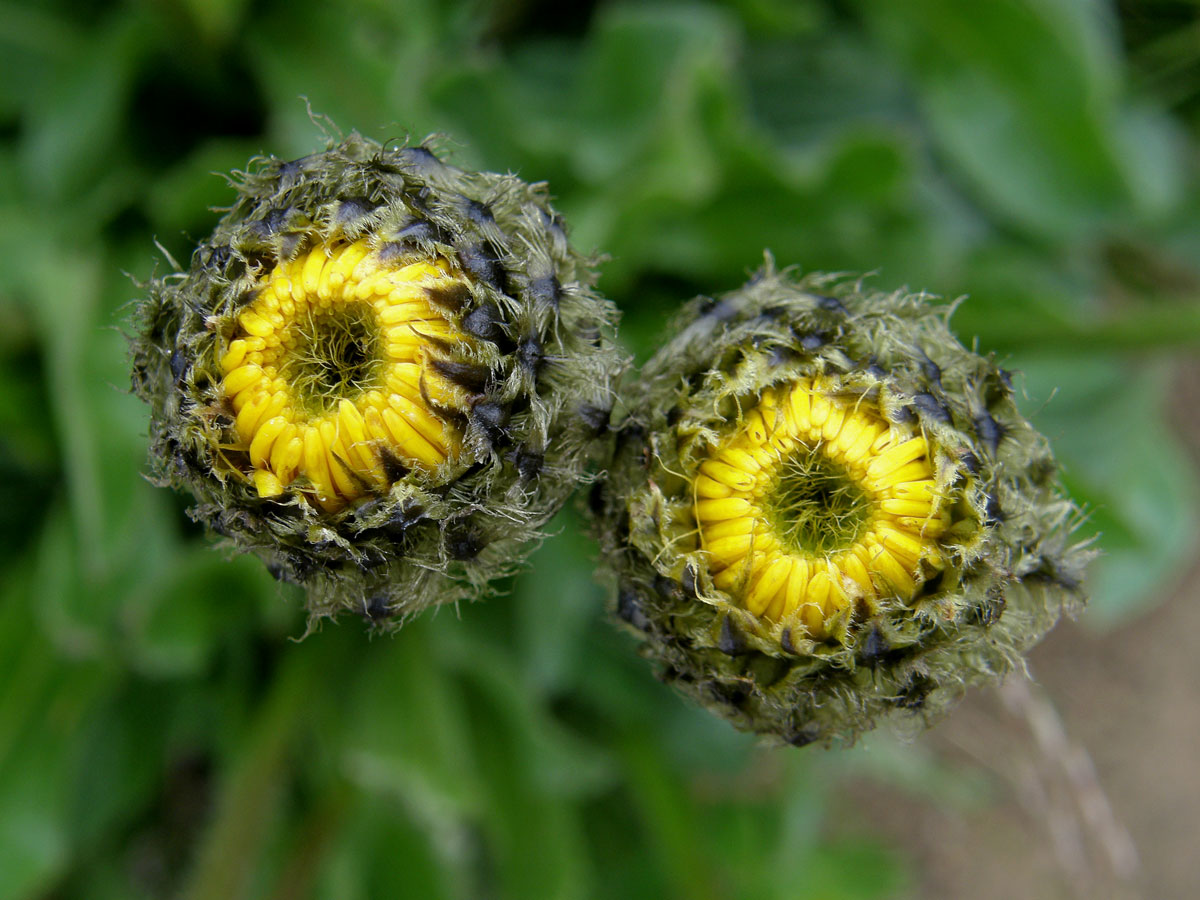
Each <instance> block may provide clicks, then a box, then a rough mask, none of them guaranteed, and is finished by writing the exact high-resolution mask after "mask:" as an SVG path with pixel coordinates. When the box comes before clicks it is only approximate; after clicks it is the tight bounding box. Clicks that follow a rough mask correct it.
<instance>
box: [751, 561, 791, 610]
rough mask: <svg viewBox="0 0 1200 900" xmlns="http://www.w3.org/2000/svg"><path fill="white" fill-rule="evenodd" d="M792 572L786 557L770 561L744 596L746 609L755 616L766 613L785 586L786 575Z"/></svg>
mask: <svg viewBox="0 0 1200 900" xmlns="http://www.w3.org/2000/svg"><path fill="white" fill-rule="evenodd" d="M791 571H792V561H791V559H789V558H788V557H786V556H779V557H776V558H775V559H773V560H771V562H770V564H769V565H768V566H766V568H765V569H764V570H763V571H762V572H761V573H760V574H759V576H758V578H757V580H755V582H754V584H752V585H751V586H750V590H749V591H748V592H747V594H746V608H747V609H748V610H750V612H752V613H754V614H755V615H756V616H760V615H762V614H763V613H764V612H766V610H767V607H768V606H770V605H771V604H772V603H773V602H774V600H775V597H776V595H777V594H778V593H779V592H780V591H781V590H782V589H783V587H784V585H786V584H787V580H788V575H789V574H790V573H791Z"/></svg>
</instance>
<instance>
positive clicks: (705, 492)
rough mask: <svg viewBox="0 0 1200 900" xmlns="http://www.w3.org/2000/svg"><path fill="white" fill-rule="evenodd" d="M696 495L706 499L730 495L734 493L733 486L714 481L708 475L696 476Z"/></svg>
mask: <svg viewBox="0 0 1200 900" xmlns="http://www.w3.org/2000/svg"><path fill="white" fill-rule="evenodd" d="M695 485H696V496H697V497H704V498H706V499H710V500H711V499H716V498H718V497H728V496H729V495H730V494H732V493H733V488H731V487H729V486H728V485H724V484H719V483H718V482H716V481H713V480H712V479H711V478H709V477H708V476H707V475H697V476H696V481H695Z"/></svg>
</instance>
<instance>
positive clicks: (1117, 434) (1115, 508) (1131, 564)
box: [1018, 358, 1200, 624]
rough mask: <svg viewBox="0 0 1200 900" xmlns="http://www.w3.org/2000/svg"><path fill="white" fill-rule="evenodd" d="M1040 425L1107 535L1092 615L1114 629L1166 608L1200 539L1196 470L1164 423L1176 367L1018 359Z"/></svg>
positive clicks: (1095, 567)
mask: <svg viewBox="0 0 1200 900" xmlns="http://www.w3.org/2000/svg"><path fill="white" fill-rule="evenodd" d="M1018 362H1019V366H1020V370H1021V371H1022V372H1023V374H1024V376H1025V381H1026V385H1027V388H1026V390H1027V391H1028V393H1029V395H1030V397H1031V399H1034V400H1035V401H1041V402H1043V403H1044V404H1045V406H1044V407H1043V409H1041V410H1040V411H1037V415H1036V417H1035V420H1034V421H1035V423H1036V424H1037V425H1038V427H1039V428H1040V429H1041V430H1043V431H1044V432H1045V433H1046V434H1047V435H1048V436H1049V437H1050V438H1051V440H1052V442H1053V444H1054V448H1055V451H1056V452H1057V454H1058V457H1059V460H1060V462H1062V464H1063V466H1064V468H1065V474H1064V478H1065V481H1066V483H1067V485H1068V487H1069V488H1070V489H1071V492H1072V494H1073V495H1074V497H1075V499H1076V500H1077V501H1079V502H1080V503H1082V504H1083V505H1084V508H1085V510H1086V511H1087V512H1088V513H1089V517H1090V518H1089V521H1088V523H1087V530H1094V531H1098V532H1099V533H1100V535H1101V537H1100V543H1099V548H1100V549H1101V550H1102V552H1103V555H1102V556H1101V557H1100V559H1098V560H1097V561H1096V562H1095V563H1093V564H1092V566H1091V569H1090V572H1089V578H1088V587H1089V591H1090V594H1091V605H1090V607H1089V610H1088V613H1087V616H1088V618H1089V619H1090V620H1092V621H1094V622H1097V623H1105V624H1114V623H1116V622H1119V621H1121V620H1123V619H1127V618H1128V617H1130V616H1132V615H1135V614H1136V613H1137V612H1138V611H1140V610H1142V609H1144V608H1145V606H1146V605H1147V604H1151V603H1154V602H1157V601H1158V600H1159V599H1160V597H1161V592H1162V591H1163V590H1164V589H1166V588H1167V587H1168V586H1170V585H1171V584H1172V583H1173V582H1174V580H1175V579H1176V578H1178V577H1179V574H1180V573H1181V572H1182V571H1183V569H1184V568H1185V567H1187V566H1189V565H1190V564H1191V562H1192V559H1193V554H1194V553H1195V550H1196V546H1197V543H1198V542H1200V515H1198V513H1197V510H1198V509H1200V485H1198V483H1197V477H1196V470H1195V466H1194V465H1193V464H1192V463H1191V462H1190V461H1189V460H1188V459H1187V457H1186V456H1185V454H1184V453H1183V451H1182V449H1181V448H1180V447H1179V445H1178V441H1177V439H1176V438H1175V436H1174V435H1172V434H1171V433H1170V431H1169V430H1168V429H1167V427H1166V425H1165V424H1164V422H1163V412H1162V409H1161V407H1159V406H1157V405H1156V404H1154V403H1148V402H1147V398H1148V397H1163V396H1164V394H1165V389H1166V387H1167V386H1168V384H1169V378H1170V369H1169V367H1167V366H1163V365H1155V364H1142V365H1140V366H1138V367H1137V368H1133V367H1131V366H1130V365H1129V364H1128V363H1125V362H1121V361H1114V360H1111V359H1104V358H1094V359H1075V360H1071V361H1069V362H1068V361H1065V360H1052V359H1040V360H1029V361H1026V360H1019V361H1018Z"/></svg>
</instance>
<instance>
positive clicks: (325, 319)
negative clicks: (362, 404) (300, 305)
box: [280, 303, 386, 413]
mask: <svg viewBox="0 0 1200 900" xmlns="http://www.w3.org/2000/svg"><path fill="white" fill-rule="evenodd" d="M284 342H285V344H287V345H288V349H289V352H288V353H287V354H286V356H285V357H284V358H283V359H282V360H281V363H280V374H281V375H282V376H283V378H284V380H285V381H287V382H288V383H289V384H290V385H291V386H292V390H293V391H294V392H295V394H296V397H297V399H298V400H299V401H300V402H301V403H303V404H304V405H305V407H307V408H308V409H309V410H310V411H312V412H316V413H320V412H324V411H326V410H328V409H330V408H332V407H333V406H336V405H337V402H338V401H339V400H340V399H341V398H343V397H345V398H347V399H354V398H355V397H357V396H358V395H360V394H362V393H363V392H364V391H366V390H369V389H371V388H379V387H382V386H383V385H382V384H381V383H380V376H381V375H382V374H383V371H384V369H385V365H384V363H385V361H386V356H385V355H384V354H383V347H382V346H381V344H382V335H381V334H380V329H379V325H378V322H377V321H376V318H375V310H374V309H373V308H372V307H370V306H368V305H367V304H365V303H346V304H343V305H342V308H341V309H338V310H331V311H312V310H310V311H309V312H308V314H307V315H305V316H303V317H298V318H297V319H296V320H295V321H294V322H293V323H292V324H291V325H290V327H289V333H288V334H287V335H286V337H285V338H284Z"/></svg>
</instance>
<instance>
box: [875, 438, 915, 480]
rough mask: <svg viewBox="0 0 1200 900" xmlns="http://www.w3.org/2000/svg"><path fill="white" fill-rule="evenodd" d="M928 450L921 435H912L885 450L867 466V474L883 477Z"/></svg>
mask: <svg viewBox="0 0 1200 900" xmlns="http://www.w3.org/2000/svg"><path fill="white" fill-rule="evenodd" d="M928 451H929V446H928V445H927V444H926V443H925V438H923V437H919V436H918V437H913V438H909V439H908V440H907V441H904V442H903V443H902V444H899V445H897V446H895V447H892V448H891V449H889V450H885V451H884V452H883V453H881V454H879V456H877V457H875V459H873V460H871V464H870V465H869V466H867V474H868V475H869V476H871V477H872V478H883V477H884V476H886V475H890V474H891V473H892V472H895V471H896V470H897V469H899V468H900V467H901V466H903V465H905V464H906V463H910V462H912V461H913V460H915V459H920V458H921V457H922V456H925V454H926V453H927V452H928Z"/></svg>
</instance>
